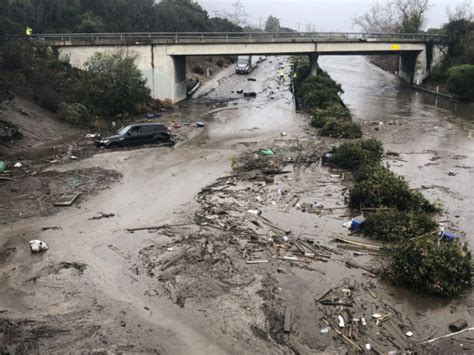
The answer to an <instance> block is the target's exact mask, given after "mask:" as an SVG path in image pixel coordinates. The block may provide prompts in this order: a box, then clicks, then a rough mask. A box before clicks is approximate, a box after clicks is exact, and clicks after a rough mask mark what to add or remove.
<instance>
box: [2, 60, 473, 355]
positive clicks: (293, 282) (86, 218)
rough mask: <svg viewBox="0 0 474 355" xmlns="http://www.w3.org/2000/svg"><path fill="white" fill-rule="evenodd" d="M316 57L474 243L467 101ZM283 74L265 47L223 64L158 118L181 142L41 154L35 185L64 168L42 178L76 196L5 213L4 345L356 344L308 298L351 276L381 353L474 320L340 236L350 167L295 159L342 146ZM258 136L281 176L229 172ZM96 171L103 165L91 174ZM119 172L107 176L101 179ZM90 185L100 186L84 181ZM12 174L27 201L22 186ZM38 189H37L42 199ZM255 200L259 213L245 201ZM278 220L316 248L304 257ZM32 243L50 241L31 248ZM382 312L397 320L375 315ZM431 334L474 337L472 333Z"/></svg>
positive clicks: (467, 342) (17, 348)
mask: <svg viewBox="0 0 474 355" xmlns="http://www.w3.org/2000/svg"><path fill="white" fill-rule="evenodd" d="M320 65H321V66H322V68H323V69H324V70H327V71H328V72H329V73H330V75H331V76H332V77H333V78H334V79H335V80H336V81H338V82H340V83H341V84H342V87H343V89H344V91H345V93H344V95H343V100H344V101H345V103H346V104H347V105H348V107H349V108H350V109H351V111H352V112H353V114H354V116H355V119H356V120H358V121H360V122H361V123H362V124H363V126H364V131H365V134H366V135H367V136H369V135H370V136H374V137H377V138H379V139H381V140H382V141H383V142H384V144H385V148H386V149H387V150H390V151H393V152H397V153H399V156H397V157H396V158H393V156H392V158H387V160H386V162H387V164H389V165H390V167H391V168H392V169H393V170H395V171H396V172H397V173H398V174H400V175H403V176H404V177H406V179H407V180H408V181H409V183H410V185H411V186H412V187H413V188H416V189H420V191H422V193H424V194H425V195H426V196H427V197H428V198H429V199H430V200H433V201H435V200H437V199H439V201H440V202H442V205H443V213H442V215H441V217H440V218H441V222H443V223H445V228H446V229H449V230H452V231H454V232H455V233H458V234H460V235H461V234H464V233H465V234H466V237H467V239H468V240H469V241H470V243H471V249H472V245H474V204H473V203H472V202H473V201H474V189H473V185H472V181H473V173H474V170H473V167H474V145H473V144H472V142H473V141H472V140H473V135H472V132H473V129H474V110H473V107H472V106H465V105H461V104H455V103H453V102H449V101H446V100H442V99H436V98H434V97H432V96H428V95H425V94H421V93H418V92H416V91H414V90H412V89H410V88H408V87H406V86H404V85H402V84H400V83H399V82H398V80H397V79H396V78H395V77H393V76H391V75H389V74H387V73H384V72H382V71H381V70H379V69H378V68H376V67H374V66H373V65H371V64H369V63H368V62H367V61H366V60H365V59H364V58H362V57H321V58H320ZM279 68H284V69H285V70H286V71H287V73H289V71H290V63H289V61H288V58H285V57H268V58H267V60H265V61H263V62H262V63H260V64H259V66H258V67H257V68H256V69H255V70H254V71H253V72H252V73H251V74H250V75H236V74H235V73H234V71H233V68H232V67H229V68H227V69H224V70H223V71H221V72H220V73H219V74H217V75H216V77H215V78H213V79H212V80H210V81H209V82H208V83H206V84H205V85H203V86H202V87H201V88H200V89H199V90H198V91H197V92H196V93H195V95H194V98H193V99H190V100H188V101H186V102H183V103H181V104H180V105H179V107H178V108H176V109H175V110H173V111H170V112H166V113H165V114H164V117H165V118H166V119H167V120H168V121H167V122H170V121H173V122H176V123H180V124H182V127H181V128H180V129H178V130H177V131H176V133H177V134H180V136H182V137H184V138H182V139H180V141H179V143H178V144H177V145H176V146H174V147H157V146H150V147H142V148H138V149H117V150H110V151H100V153H99V152H98V153H97V154H95V153H94V154H88V155H84V158H83V159H82V158H80V159H77V160H74V161H67V162H66V163H64V164H62V163H61V164H56V165H51V166H46V168H45V171H43V172H42V173H41V174H42V175H41V176H42V177H44V179H45V180H44V183H43V185H47V184H48V181H49V180H46V178H47V177H48V176H50V175H54V176H56V175H58V176H61V177H62V178H61V179H62V180H61V179H58V181H56V182H55V185H52V184H51V183H50V182H49V184H50V185H49V189H50V190H52V192H51V193H53V194H54V190H55V189H57V186H58V184H59V185H60V187H62V185H61V184H64V183H67V182H68V181H69V176H70V175H73V177H74V179H79V180H77V184H80V186H81V187H82V190H81V191H82V193H83V195H82V196H81V197H80V198H79V200H78V201H77V203H75V204H74V205H73V206H71V207H69V208H54V209H52V208H48V209H47V210H46V212H44V213H43V214H35V213H34V212H35V211H29V212H30V213H29V214H26V216H28V218H23V217H22V216H23V214H20V213H22V212H21V211H20V208H26V207H25V206H26V204H25V203H22V204H21V205H19V206H17V208H18V215H17V216H16V218H15V219H13V220H12V219H9V220H8V222H5V223H3V224H1V225H0V246H1V248H2V249H1V250H0V353H2V352H18V353H52V352H64V350H65V349H67V351H71V352H79V351H98V352H100V351H111V352H122V353H171V354H190V353H193V354H225V353H231V354H237V353H269V354H270V353H272V354H273V353H281V354H287V353H303V354H314V353H318V352H324V351H326V352H328V353H341V352H344V351H349V352H353V351H354V349H356V350H357V347H356V348H354V347H353V345H351V344H350V343H347V342H344V341H343V340H342V339H341V338H340V337H338V335H337V333H336V332H335V330H334V331H333V330H332V329H330V328H328V324H327V323H325V322H329V323H330V324H333V325H334V324H336V323H335V322H336V320H337V315H338V314H337V312H338V308H336V307H332V306H324V305H321V304H318V302H315V300H316V299H319V298H321V297H324V295H325V294H327V295H329V296H328V297H331V298H332V297H335V296H337V297H342V296H341V292H342V291H341V287H342V289H344V290H345V291H344V297H351V302H354V304H353V306H354V307H353V308H351V310H352V312H353V313H352V314H353V316H354V318H356V317H357V319H358V318H361V317H365V318H367V326H364V327H362V326H360V327H361V333H358V334H356V335H354V337H355V339H358V340H357V341H359V342H360V343H359V344H360V346H365V343H366V342H370V343H371V346H372V347H373V349H377V350H378V351H379V352H380V353H387V352H388V351H391V350H399V351H402V350H404V349H418V348H417V346H418V345H417V343H418V342H420V341H422V340H424V339H426V338H428V337H434V336H440V335H443V334H446V333H447V332H448V329H447V325H448V324H449V323H450V322H452V321H454V320H456V319H459V318H464V319H466V320H467V321H468V322H469V325H470V326H473V325H474V324H473V320H474V316H473V314H474V300H473V298H472V293H471V292H467V293H466V294H463V295H462V296H461V297H459V298H458V299H456V300H453V301H451V302H449V301H446V300H440V299H436V298H432V297H422V296H419V295H416V294H415V293H413V292H411V291H407V290H403V289H399V288H395V287H393V286H391V285H389V284H387V283H386V282H385V281H383V280H381V279H379V278H377V277H375V275H373V274H372V272H371V270H372V267H373V266H374V265H379V264H380V263H381V261H383V257H380V256H374V255H372V254H371V253H358V254H357V253H353V251H351V250H347V249H344V248H339V246H338V245H336V242H335V240H334V238H335V237H347V234H348V232H347V230H346V229H345V228H344V227H343V226H342V224H343V223H344V222H345V221H347V219H348V218H350V217H351V215H350V211H347V210H346V209H345V207H344V206H345V204H344V197H345V191H346V187H347V181H344V174H343V173H341V171H333V170H331V169H328V168H326V167H321V166H320V165H318V164H299V165H298V163H297V162H299V161H305V162H307V161H308V156H311V155H310V154H308V153H311V154H314V156H319V155H320V154H321V153H322V152H324V151H325V150H327V149H328V148H329V147H330V146H331V145H333V144H338V143H339V141H338V140H332V139H322V138H320V137H318V136H317V135H316V133H315V131H314V130H313V129H312V128H310V127H309V122H308V121H309V120H308V117H307V116H306V115H304V114H302V113H297V112H295V105H294V99H293V96H292V93H291V90H290V82H289V80H288V79H286V82H279V80H278V78H277V73H278V69H279ZM248 79H251V80H248ZM253 79H254V80H253ZM242 92H244V93H255V95H256V97H250V98H245V97H243V95H242ZM196 120H200V121H203V122H205V123H206V125H205V127H203V128H200V127H196V126H195V125H193V122H195V121H196ZM184 123H191V125H189V126H188V125H185V124H184ZM260 148H272V149H274V151H275V152H276V157H275V159H279V160H278V162H279V164H280V165H281V167H282V169H281V171H278V172H277V173H276V174H275V175H274V176H271V178H269V177H268V176H267V177H266V178H265V179H262V177H261V176H253V177H252V178H249V177H248V176H247V178H243V177H242V176H241V175H239V174H234V172H233V171H232V168H231V165H232V164H235V163H236V161H237V158H238V157H239V156H241V155H242V154H250V155H252V152H255V151H256V150H257V149H260ZM72 152H73V153H74V151H72ZM79 157H81V155H80V154H79ZM315 160H316V159H315ZM312 161H313V160H311V162H312ZM293 163H294V164H293ZM43 168H44V166H43ZM93 169H95V170H93ZM88 171H96V172H97V173H96V175H94V176H89V177H88V179H86V178H85V174H87V172H88ZM110 171H114V175H113V179H112V178H109V179H105V178H103V177H102V176H103V174H106V173H107V172H110ZM449 171H453V172H454V173H452V174H448V172H449ZM78 172H80V174H79V173H78ZM27 173H28V172H25V174H27ZM61 174H65V175H64V177H63V175H61ZM81 174H82V178H81ZM28 179H29V180H33V178H32V176H30V175H28ZM81 179H82V180H81ZM90 181H93V182H94V184H97V185H100V186H99V187H100V188H91V189H87V188H85V187H84V186H88V185H87V184H89V183H90ZM99 183H100V184H99ZM6 184H10V185H3V186H7V187H8V189H9V191H10V192H15V193H19V194H20V193H21V194H22V196H26V197H25V198H27V197H28V196H29V195H27V194H28V191H21V189H22V188H23V187H22V186H23V185H21V184H20V182H6ZM74 184H76V182H74ZM106 184H108V185H109V186H108V188H107V189H104V186H102V185H106ZM28 186H39V185H38V184H36V185H34V184H30V185H28ZM39 188H40V187H38V189H39ZM61 191H62V190H61ZM42 195H44V194H43V193H41V194H40V193H37V194H35V195H34V197H33V199H34V200H35V201H36V202H38V201H37V200H39V202H42V203H45V201H46V202H48V203H49V202H50V200H51V198H50V197H48V199H45V198H44V197H42ZM39 202H38V203H39ZM315 205H318V206H324V207H329V208H323V209H321V210H319V211H317V210H316V209H314V208H313V207H312V206H315ZM34 206H36V205H34ZM301 206H308V207H306V208H304V207H301ZM35 208H36V207H35ZM255 209H257V210H260V211H261V214H262V216H264V217H265V218H264V219H262V218H261V217H255V216H254V215H255V214H253V213H250V212H249V210H251V211H252V210H255ZM305 209H306V210H305ZM32 216H33V217H32ZM12 221H14V222H12ZM150 227H151V228H150ZM130 229H134V230H133V231H130ZM282 231H283V232H285V233H287V234H288V238H289V239H290V242H291V241H292V240H294V239H298V240H301V243H302V244H299V248H302V249H303V251H304V250H306V254H308V255H310V254H314V253H309V252H308V251H309V250H313V251H315V253H316V254H317V255H318V256H317V257H315V255H312V256H307V255H303V256H302V255H299V256H294V255H293V254H292V253H294V252H295V251H294V250H293V251H292V250H290V249H291V248H292V247H290V246H288V238H287V239H286V240H285V239H284V238H282V235H281V232H282ZM287 231H289V232H287ZM278 233H280V234H278ZM249 236H251V237H249ZM31 239H40V240H44V241H46V242H47V243H48V245H49V249H48V250H47V251H46V252H44V253H42V254H38V255H33V254H31V253H30V250H29V245H28V242H29V240H31ZM373 247H374V248H378V249H377V251H380V250H379V246H377V245H374V246H373ZM305 248H306V249H305ZM296 252H298V250H296ZM300 252H301V250H300ZM303 254H304V253H303ZM375 254H377V253H375ZM306 257H307V258H306ZM311 258H312V259H311ZM248 261H251V262H250V263H249V262H248ZM348 261H351V262H357V264H359V265H362V267H358V266H356V267H354V266H350V265H349V266H350V267H348V263H347V262H348ZM353 265H354V264H353ZM367 270H369V271H370V272H369V271H367ZM349 287H350V290H349V294H351V293H352V294H351V295H349V296H348V295H347V292H348V290H347V288H349ZM328 290H329V291H328ZM331 292H333V294H331ZM349 313H350V312H348V314H349ZM374 313H375V314H376V313H381V314H388V315H389V317H392V318H391V319H389V320H388V321H387V323H385V324H384V326H380V325H379V324H377V323H378V322H377V323H376V321H375V320H374V319H372V315H373V314H374ZM341 314H342V311H341ZM343 316H344V317H346V318H347V315H345V314H343ZM349 317H350V318H352V316H351V315H349ZM334 327H335V326H334ZM358 327H359V326H358ZM336 329H337V328H336ZM407 331H410V332H413V333H414V335H413V337H408V336H406V335H405V333H406V332H407ZM357 337H360V338H357ZM362 339H363V340H362ZM436 346H438V347H437V348H435V350H436V351H440V352H444V353H446V352H449V353H451V352H463V353H469V352H471V351H472V350H473V349H474V343H473V341H472V338H469V337H468V336H466V337H464V338H462V342H461V341H458V340H457V341H456V342H454V341H451V340H447V341H445V342H440V343H438V344H436ZM430 349H431V348H428V351H429V350H430Z"/></svg>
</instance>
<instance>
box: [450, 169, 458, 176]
mask: <svg viewBox="0 0 474 355" xmlns="http://www.w3.org/2000/svg"><path fill="white" fill-rule="evenodd" d="M457 174H458V173H457V172H455V171H453V170H449V171H448V175H449V176H456V175H457Z"/></svg>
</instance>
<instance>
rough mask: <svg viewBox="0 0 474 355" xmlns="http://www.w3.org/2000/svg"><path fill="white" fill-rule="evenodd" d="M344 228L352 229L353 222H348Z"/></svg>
mask: <svg viewBox="0 0 474 355" xmlns="http://www.w3.org/2000/svg"><path fill="white" fill-rule="evenodd" d="M342 226H343V227H344V228H351V226H352V220H350V221H347V222H344V224H343V225H342Z"/></svg>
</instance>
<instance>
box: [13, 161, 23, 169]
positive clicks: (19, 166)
mask: <svg viewBox="0 0 474 355" xmlns="http://www.w3.org/2000/svg"><path fill="white" fill-rule="evenodd" d="M13 166H14V167H15V168H21V167H22V166H23V164H22V163H20V162H18V163H15V165H13Z"/></svg>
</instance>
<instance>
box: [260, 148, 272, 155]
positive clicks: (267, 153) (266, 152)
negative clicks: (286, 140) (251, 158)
mask: <svg viewBox="0 0 474 355" xmlns="http://www.w3.org/2000/svg"><path fill="white" fill-rule="evenodd" d="M257 154H260V155H275V152H274V151H273V150H271V149H259V150H257Z"/></svg>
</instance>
